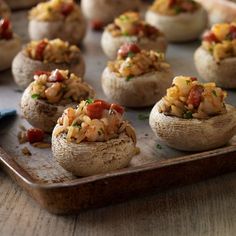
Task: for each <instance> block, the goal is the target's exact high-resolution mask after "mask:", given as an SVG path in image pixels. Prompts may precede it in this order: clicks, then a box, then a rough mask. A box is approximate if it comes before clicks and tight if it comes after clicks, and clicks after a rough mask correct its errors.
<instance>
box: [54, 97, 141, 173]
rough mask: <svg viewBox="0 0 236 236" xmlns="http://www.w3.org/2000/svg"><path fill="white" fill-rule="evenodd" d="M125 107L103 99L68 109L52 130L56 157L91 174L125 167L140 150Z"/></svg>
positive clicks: (75, 169) (67, 166)
mask: <svg viewBox="0 0 236 236" xmlns="http://www.w3.org/2000/svg"><path fill="white" fill-rule="evenodd" d="M123 113H124V109H123V108H122V107H121V106H120V105H117V104H109V103H107V102H105V101H103V100H91V99H89V100H87V101H82V102H81V103H80V104H79V106H78V107H77V109H73V108H67V109H66V110H65V111H64V113H63V115H62V117H60V118H59V119H58V121H57V125H56V126H55V128H54V130H53V133H52V152H53V156H54V158H55V159H56V160H57V161H58V163H59V164H60V165H61V166H62V167H63V168H64V169H66V170H67V171H69V172H72V173H73V174H74V175H77V176H89V175H95V174H99V173H104V172H109V171H112V170H116V169H120V168H124V167H126V166H128V165H129V162H130V160H131V159H132V157H133V156H134V155H135V154H136V153H137V148H136V147H135V144H136V135H135V131H134V128H133V127H132V126H131V125H130V124H129V123H128V122H127V121H125V120H124V119H123Z"/></svg>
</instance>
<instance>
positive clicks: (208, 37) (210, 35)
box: [203, 31, 219, 43]
mask: <svg viewBox="0 0 236 236" xmlns="http://www.w3.org/2000/svg"><path fill="white" fill-rule="evenodd" d="M203 40H204V41H207V42H210V43H211V42H215V43H217V42H219V40H218V38H217V37H216V35H215V34H214V33H213V32H211V31H208V32H206V33H205V34H204V35H203Z"/></svg>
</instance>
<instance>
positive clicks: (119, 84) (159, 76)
mask: <svg viewBox="0 0 236 236" xmlns="http://www.w3.org/2000/svg"><path fill="white" fill-rule="evenodd" d="M172 78H173V74H172V72H171V70H166V71H154V72H149V73H146V74H143V75H140V76H135V77H133V78H132V79H130V80H129V81H127V80H126V78H124V77H117V75H116V74H115V73H114V72H112V71H110V69H109V68H108V67H106V68H105V70H104V71H103V74H102V78H101V80H102V88H103V91H104V93H105V95H106V96H107V97H108V98H109V99H111V100H114V101H115V102H117V103H119V104H121V105H123V106H127V107H145V106H151V105H153V104H155V103H156V101H158V100H159V99H160V98H161V97H162V96H163V95H164V94H165V92H166V89H167V88H168V87H169V86H170V85H171V83H172Z"/></svg>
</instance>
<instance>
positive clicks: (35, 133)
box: [27, 128, 44, 143]
mask: <svg viewBox="0 0 236 236" xmlns="http://www.w3.org/2000/svg"><path fill="white" fill-rule="evenodd" d="M27 138H28V141H29V142H30V143H36V142H41V141H43V138H44V132H43V130H41V129H38V128H30V129H28V130H27Z"/></svg>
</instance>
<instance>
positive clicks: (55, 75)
mask: <svg viewBox="0 0 236 236" xmlns="http://www.w3.org/2000/svg"><path fill="white" fill-rule="evenodd" d="M64 79H65V78H64V77H63V75H62V74H61V73H60V71H59V70H58V69H56V70H54V71H52V73H51V75H50V77H49V78H48V81H49V82H61V81H63V80H64Z"/></svg>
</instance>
